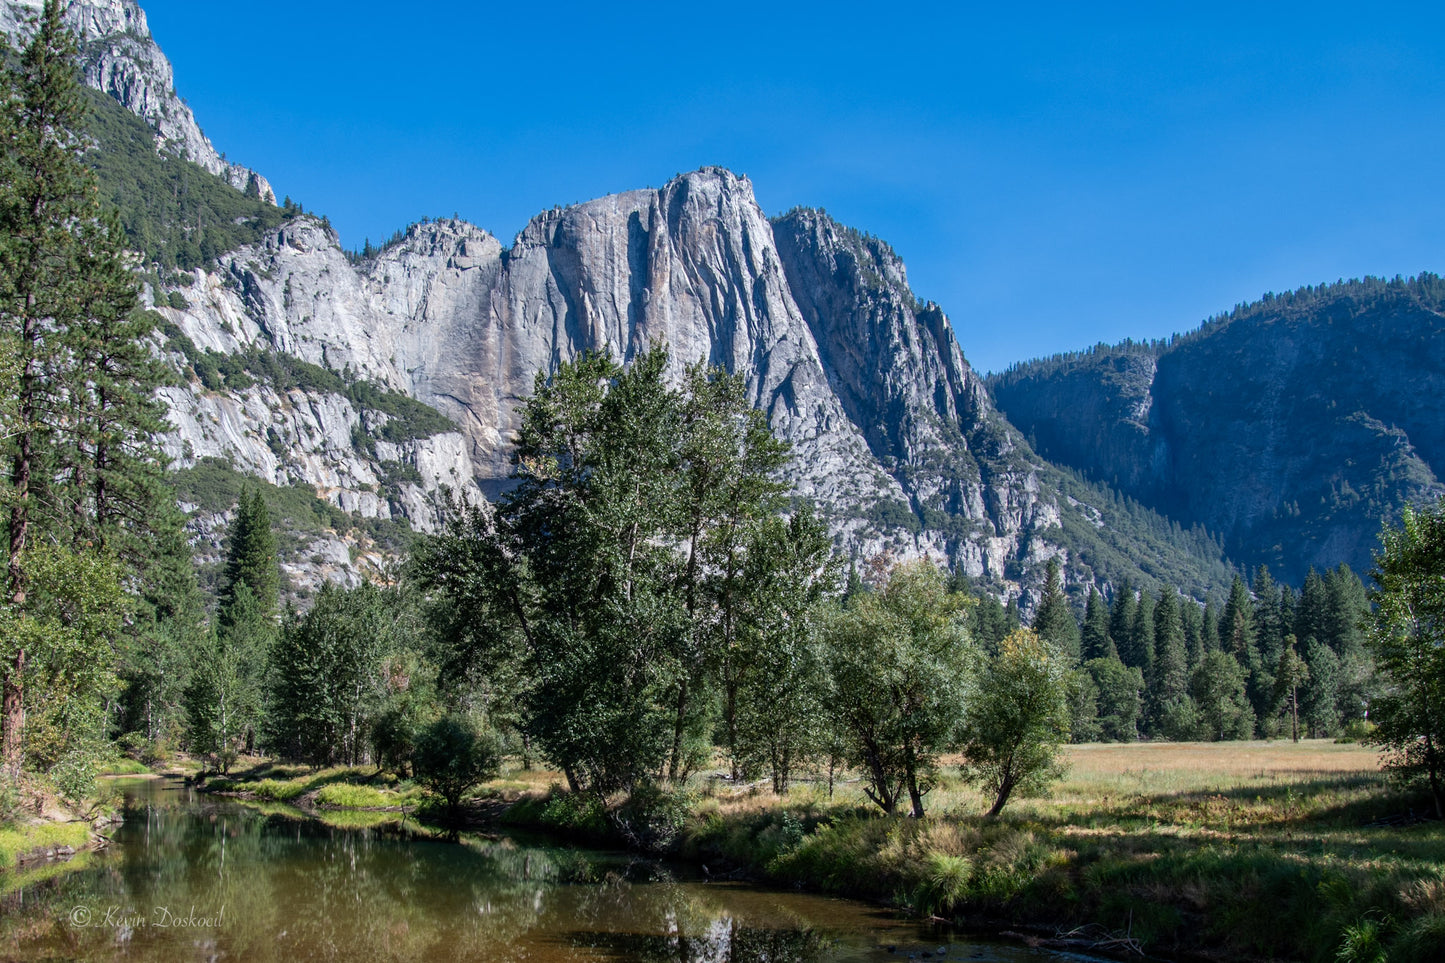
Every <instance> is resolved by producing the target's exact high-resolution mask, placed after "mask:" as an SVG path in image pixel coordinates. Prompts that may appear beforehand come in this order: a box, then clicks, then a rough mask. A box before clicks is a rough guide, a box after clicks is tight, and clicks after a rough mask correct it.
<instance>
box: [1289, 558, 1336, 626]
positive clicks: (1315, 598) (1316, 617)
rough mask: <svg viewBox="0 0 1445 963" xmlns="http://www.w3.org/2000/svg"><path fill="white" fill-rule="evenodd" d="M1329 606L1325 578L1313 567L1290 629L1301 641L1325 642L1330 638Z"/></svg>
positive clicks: (1307, 577) (1301, 591) (1307, 576)
mask: <svg viewBox="0 0 1445 963" xmlns="http://www.w3.org/2000/svg"><path fill="white" fill-rule="evenodd" d="M1329 608H1330V597H1329V590H1328V589H1327V588H1326V587H1325V580H1324V578H1323V577H1322V576H1321V575H1320V573H1319V572H1316V571H1315V570H1314V568H1313V567H1311V568H1310V570H1309V574H1308V575H1306V576H1305V584H1304V588H1303V589H1301V590H1300V598H1299V607H1298V609H1297V611H1296V613H1295V619H1294V625H1292V626H1291V627H1290V629H1289V631H1290V632H1291V633H1292V634H1293V635H1294V637H1295V638H1296V639H1300V640H1301V641H1307V640H1309V639H1314V640H1315V641H1317V642H1324V641H1325V640H1326V639H1327V638H1328V628H1327V626H1328V620H1329Z"/></svg>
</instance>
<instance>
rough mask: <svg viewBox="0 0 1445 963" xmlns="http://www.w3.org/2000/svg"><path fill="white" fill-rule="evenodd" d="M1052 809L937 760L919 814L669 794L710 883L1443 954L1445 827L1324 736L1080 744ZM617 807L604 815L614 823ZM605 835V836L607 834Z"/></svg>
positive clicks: (1263, 951) (511, 816) (1347, 952)
mask: <svg viewBox="0 0 1445 963" xmlns="http://www.w3.org/2000/svg"><path fill="white" fill-rule="evenodd" d="M1064 755H1065V759H1066V761H1067V762H1068V764H1069V773H1068V775H1066V776H1065V778H1064V779H1062V780H1060V781H1059V782H1058V783H1056V784H1055V786H1054V789H1053V793H1052V794H1051V796H1050V797H1049V798H1046V799H1020V800H1016V801H1014V802H1011V803H1010V805H1009V807H1008V808H1007V809H1006V810H1004V812H1003V814H1002V816H1001V817H1000V818H998V819H995V820H987V819H985V818H984V817H983V813H984V812H985V811H986V809H987V803H988V800H985V799H983V798H982V797H981V796H980V795H979V794H978V793H977V792H975V791H974V790H973V789H972V788H970V787H968V786H966V785H964V784H963V783H962V782H961V781H960V780H959V779H958V778H957V776H956V773H957V770H956V768H952V767H951V766H945V767H944V768H943V769H942V770H941V772H940V779H939V781H938V784H937V786H936V788H935V789H934V790H933V792H931V793H930V794H929V796H928V797H927V801H928V806H929V815H928V816H927V817H926V818H924V819H921V820H917V819H907V818H901V817H899V818H889V817H885V816H882V815H881V814H879V813H878V811H877V809H876V808H874V807H872V806H870V805H869V804H868V803H867V802H866V800H865V798H864V797H863V794H862V792H861V791H860V790H859V788H858V784H857V783H856V782H853V781H845V782H844V783H842V784H841V785H840V786H838V787H837V789H836V791H835V792H834V794H833V796H832V797H831V798H829V795H828V793H827V791H826V788H825V787H824V786H823V785H822V784H820V783H811V784H803V785H800V786H799V787H797V788H795V789H794V791H793V792H791V793H790V794H789V795H788V796H787V797H786V798H783V799H778V798H776V797H773V796H772V795H771V794H769V793H767V792H765V791H762V790H761V788H759V789H757V790H756V791H744V792H733V791H729V790H721V789H716V788H713V789H709V788H707V783H705V782H695V783H694V784H693V785H692V786H690V787H688V789H687V790H683V791H682V793H681V795H683V796H684V798H686V799H687V801H688V809H687V816H686V817H685V819H683V820H682V821H681V823H680V825H677V826H676V827H675V833H674V834H673V835H672V844H671V847H670V848H671V850H672V851H673V852H675V853H677V854H680V855H684V856H687V857H689V858H691V859H694V860H697V861H700V862H702V863H704V864H706V865H708V866H709V867H710V869H711V871H712V872H713V873H714V874H716V873H718V872H720V871H726V869H727V868H735V869H739V870H741V871H743V872H744V873H746V874H747V875H750V876H753V877H757V878H762V879H766V880H770V881H772V882H775V883H778V884H783V885H788V886H799V887H802V888H806V889H811V890H816V891H821V892H828V893H834V894H837V895H846V896H853V897H861V898H867V899H874V900H879V901H883V902H887V903H890V904H893V905H896V906H899V907H903V908H905V909H908V910H910V911H912V912H915V913H918V914H921V915H928V916H936V917H940V918H944V919H948V920H951V921H953V922H955V923H957V924H959V925H960V926H962V927H964V928H965V929H966V928H969V927H970V926H972V927H976V928H980V929H1001V928H1006V927H1020V926H1025V927H1032V928H1033V929H1034V930H1035V932H1039V933H1041V934H1042V935H1044V936H1051V935H1056V934H1063V933H1068V932H1070V931H1079V932H1087V933H1089V934H1091V938H1093V939H1102V938H1110V939H1124V940H1128V941H1132V942H1133V943H1134V944H1135V945H1137V946H1139V947H1140V948H1141V949H1142V950H1143V951H1144V952H1146V953H1149V954H1151V955H1162V956H1175V957H1199V956H1208V957H1213V958H1215V959H1228V960H1258V959H1278V960H1301V961H1304V960H1323V959H1328V960H1335V959H1341V960H1351V959H1373V958H1374V957H1373V956H1371V955H1370V953H1369V950H1370V948H1371V946H1378V947H1382V948H1383V949H1384V950H1385V951H1386V952H1387V953H1388V954H1389V955H1388V957H1384V958H1387V959H1388V960H1390V961H1392V963H1398V961H1439V960H1441V959H1445V825H1442V824H1440V823H1438V822H1437V823H1429V822H1426V823H1420V824H1417V825H1413V826H1405V827H1389V826H1373V827H1372V826H1371V825H1370V824H1371V823H1373V822H1375V821H1377V820H1380V819H1382V818H1386V817H1391V816H1396V815H1399V814H1401V813H1407V812H1408V811H1409V810H1410V809H1411V807H1414V808H1415V809H1416V810H1417V811H1418V810H1421V809H1423V807H1424V802H1425V801H1424V799H1423V797H1416V796H1412V795H1410V794H1407V793H1400V792H1397V791H1395V790H1393V789H1392V788H1391V787H1390V786H1389V785H1388V784H1387V783H1386V782H1385V780H1384V778H1383V777H1382V776H1381V774H1380V773H1379V770H1378V756H1377V754H1376V753H1375V752H1374V751H1372V750H1370V749H1368V748H1363V747H1360V746H1356V745H1340V744H1335V743H1332V742H1325V741H1312V742H1308V741H1307V742H1302V743H1299V744H1292V743H1282V742H1268V743H1266V742H1257V743H1201V744H1193V743H1174V744H1168V743H1142V744H1129V745H1109V746H1073V747H1068V748H1066V749H1065V750H1064ZM620 815H621V813H620V807H618V808H617V809H615V810H614V817H617V816H620ZM504 818H506V819H507V821H509V822H512V823H514V824H521V825H533V826H538V827H542V828H550V829H555V830H558V831H562V832H565V833H567V834H568V835H571V836H573V837H574V838H575V837H577V836H578V835H579V834H580V835H587V834H595V833H606V832H607V829H608V826H609V824H615V822H616V821H617V818H613V819H612V820H609V818H608V814H607V813H605V812H602V811H599V807H598V805H597V804H596V803H589V802H584V801H583V800H579V799H573V798H571V797H569V796H568V795H567V794H565V793H561V792H559V791H556V790H554V791H553V792H552V793H551V794H549V795H547V796H540V797H539V796H537V795H536V794H535V793H533V794H529V795H528V796H527V797H526V798H524V799H523V800H522V801H520V802H519V803H518V804H517V805H515V806H514V807H513V809H512V810H511V812H510V813H508V814H507V816H506V817H504ZM608 841H610V842H615V841H616V840H615V839H612V840H608Z"/></svg>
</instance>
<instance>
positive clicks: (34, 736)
mask: <svg viewBox="0 0 1445 963" xmlns="http://www.w3.org/2000/svg"><path fill="white" fill-rule="evenodd" d="M25 568H26V573H27V576H28V583H27V584H28V593H27V598H26V604H25V607H24V609H23V610H17V608H16V607H15V606H14V605H10V604H6V605H0V656H6V657H13V654H14V653H15V652H16V651H20V650H23V651H25V652H27V653H28V655H29V658H28V659H27V660H26V663H25V679H24V689H25V693H26V697H25V718H24V725H25V727H26V729H25V731H26V739H25V757H26V761H27V763H28V764H29V765H30V767H31V768H33V769H35V770H37V771H40V772H49V771H52V770H54V769H55V767H57V766H61V767H62V768H63V769H64V770H65V771H67V772H68V773H69V774H70V776H71V778H70V780H69V781H68V785H65V786H62V787H61V788H62V790H63V791H64V792H65V794H66V795H68V796H70V797H71V798H77V797H78V796H80V795H84V792H85V791H86V790H88V788H89V782H90V777H91V776H92V775H93V773H94V765H95V762H96V761H97V760H98V759H99V758H100V757H101V755H102V746H103V744H104V737H105V724H106V718H105V714H104V711H103V707H104V704H105V701H106V700H108V699H111V698H113V697H114V696H115V692H116V678H115V672H114V666H115V647H116V645H117V644H118V642H119V640H120V638H121V631H122V624H123V620H124V619H125V618H126V616H127V615H128V614H129V612H130V604H129V603H130V600H129V599H128V598H127V597H126V595H125V593H124V591H123V589H122V586H121V578H122V570H121V568H120V566H118V565H117V564H116V562H115V561H114V560H113V559H111V558H108V557H106V556H104V555H100V554H98V553H95V552H81V553H77V552H72V551H70V550H69V549H67V548H62V547H55V546H48V545H40V546H35V547H32V548H31V549H29V550H28V553H27V558H26V559H25Z"/></svg>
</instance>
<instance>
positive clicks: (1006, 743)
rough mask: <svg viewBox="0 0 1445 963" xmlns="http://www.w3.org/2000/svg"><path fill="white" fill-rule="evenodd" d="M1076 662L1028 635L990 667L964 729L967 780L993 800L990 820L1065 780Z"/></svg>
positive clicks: (1011, 642) (1011, 641)
mask: <svg viewBox="0 0 1445 963" xmlns="http://www.w3.org/2000/svg"><path fill="white" fill-rule="evenodd" d="M1068 662H1069V658H1068V656H1067V655H1066V654H1065V653H1063V652H1060V651H1059V650H1058V649H1057V648H1056V647H1054V646H1053V645H1050V644H1049V643H1048V642H1046V641H1044V640H1043V639H1041V638H1040V637H1039V636H1038V635H1037V634H1036V633H1034V632H1031V631H1024V630H1020V631H1018V632H1015V633H1014V634H1013V635H1011V636H1009V637H1008V638H1007V639H1005V640H1004V643H1003V646H1002V647H1001V648H1000V649H999V652H998V655H996V656H994V657H993V658H991V659H989V660H988V664H987V666H986V667H985V668H984V670H983V673H982V675H981V677H980V679H979V684H978V690H977V693H976V695H975V696H974V698H973V699H972V700H971V701H970V703H969V707H968V712H967V714H966V716H965V718H964V724H963V728H962V744H963V759H964V761H963V765H962V771H963V774H964V777H965V778H967V779H969V780H970V781H973V782H976V783H978V784H979V785H981V786H982V787H983V788H984V789H985V790H986V791H987V792H989V793H992V794H993V797H994V800H993V805H992V806H991V807H990V808H989V811H988V813H987V818H989V819H992V818H994V817H995V816H997V815H998V814H999V813H1000V812H1002V811H1003V808H1004V806H1005V805H1007V804H1008V801H1009V799H1010V798H1012V796H1013V795H1014V794H1015V793H1020V794H1022V793H1034V792H1041V791H1043V790H1044V789H1046V788H1047V787H1048V784H1049V783H1050V782H1052V781H1053V780H1054V779H1057V778H1058V777H1059V776H1060V775H1062V773H1063V767H1062V766H1061V765H1060V763H1059V759H1058V754H1059V747H1060V745H1061V744H1062V743H1063V742H1064V740H1065V739H1066V738H1067V736H1068V732H1069V689H1070V682H1071V680H1070V672H1069V668H1068Z"/></svg>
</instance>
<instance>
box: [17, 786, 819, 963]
mask: <svg viewBox="0 0 1445 963" xmlns="http://www.w3.org/2000/svg"><path fill="white" fill-rule="evenodd" d="M175 795H176V796H177V797H179V794H175ZM120 834H121V835H120V838H119V839H118V843H119V845H118V847H117V851H115V852H113V853H111V854H110V855H108V856H101V857H99V858H98V859H97V865H96V866H95V867H94V868H92V869H89V870H85V871H81V872H77V873H75V874H73V875H71V876H69V877H65V878H63V879H59V880H56V881H53V882H52V883H51V884H48V885H47V886H46V887H44V888H43V889H42V890H41V891H40V893H39V894H38V895H39V899H40V904H39V908H38V909H37V905H38V904H37V902H36V900H37V893H36V892H34V891H27V893H26V894H25V897H24V898H25V902H23V904H22V905H20V906H13V907H12V906H11V905H9V904H7V906H6V909H7V912H6V913H4V914H0V916H5V917H7V918H6V919H5V920H4V922H3V923H0V958H7V959H8V958H11V957H15V958H17V959H20V960H25V959H40V958H79V959H118V958H122V957H124V958H129V959H147V960H157V961H172V960H182V959H186V960H189V959H194V958H196V957H197V956H198V955H199V956H201V957H205V956H214V955H219V956H224V957H227V958H230V959H244V960H256V961H282V963H299V961H301V960H322V961H326V960H337V961H339V960H348V961H349V960H361V959H365V960H378V961H398V963H406V961H413V960H416V961H420V960H446V959H458V960H461V959H486V960H489V961H502V963H506V961H521V960H524V959H532V960H536V959H539V958H546V957H547V956H548V953H549V952H550V953H553V954H555V958H557V959H567V958H571V957H572V956H573V955H574V954H578V953H585V952H586V951H585V950H582V947H588V946H592V947H597V948H599V949H601V950H603V951H605V952H606V953H607V954H608V955H611V956H615V957H618V958H634V957H639V958H643V959H649V960H653V959H656V960H670V961H672V960H675V961H683V960H687V961H719V963H721V961H729V963H742V961H758V963H794V961H796V963H804V961H812V960H817V959H822V958H824V957H825V956H826V953H825V952H824V949H825V948H826V946H827V945H828V944H827V943H826V941H824V940H823V939H821V938H820V937H818V936H816V935H815V932H814V930H813V929H812V928H811V924H809V922H808V921H806V920H801V919H799V920H796V921H794V920H793V919H791V918H790V917H789V916H788V914H786V913H782V912H778V911H771V912H768V911H762V910H759V909H757V908H756V907H755V908H754V911H748V910H747V909H744V910H742V911H739V910H738V909H737V908H736V904H737V899H736V896H737V894H730V893H728V892H727V891H726V890H724V889H723V888H716V889H714V888H710V887H702V886H697V885H686V884H680V883H678V882H677V881H676V880H675V879H673V878H672V877H671V876H670V875H669V874H667V872H666V871H665V870H661V869H659V867H657V866H656V865H655V864H652V863H647V862H641V861H627V860H625V859H616V858H611V857H605V856H597V855H595V854H588V853H583V852H578V851H576V850H570V849H560V848H555V849H554V848H549V847H536V846H527V845H518V844H517V843H515V842H513V841H512V840H510V839H502V840H489V839H485V838H476V837H468V838H465V839H464V840H463V842H462V843H461V844H455V843H445V842H439V841H435V840H429V839H424V838H418V837H417V836H415V835H414V834H412V833H409V832H407V831H405V830H403V829H401V828H400V827H399V826H397V825H395V824H392V825H388V826H385V827H378V828H372V829H363V830H352V829H339V828H336V827H331V826H327V825H325V824H323V823H319V822H316V821H314V820H309V819H298V818H295V817H294V816H291V815H286V814H284V811H282V810H276V811H274V812H269V813H263V812H257V811H256V810H254V809H252V808H249V807H245V806H241V805H238V804H235V803H231V802H219V801H216V800H212V799H205V798H204V797H202V798H201V799H198V800H195V801H190V802H188V801H186V800H184V799H183V798H177V799H176V802H175V803H174V804H172V803H171V801H170V800H169V799H163V800H162V801H160V802H159V803H158V804H156V805H152V806H145V807H137V808H135V809H133V810H132V811H131V812H130V813H129V815H128V821H127V824H126V825H125V826H124V827H122V829H121V830H120ZM80 905H84V906H87V907H89V908H90V909H91V910H92V912H94V913H95V914H96V915H97V917H99V916H100V915H102V914H103V913H104V912H105V910H106V908H107V907H110V906H116V907H119V908H120V911H121V912H122V913H124V914H127V915H132V914H137V913H138V914H140V915H142V916H144V917H146V918H148V919H150V918H153V913H154V911H155V908H156V907H168V908H169V909H170V910H171V911H172V912H175V913H179V914H182V915H185V914H188V913H190V912H191V911H192V908H194V911H195V913H196V915H197V916H208V915H213V914H215V913H218V912H220V911H221V907H223V906H224V908H225V910H224V926H223V928H221V929H220V930H217V929H199V930H177V929H171V930H161V929H157V928H154V927H148V928H138V929H135V930H134V931H132V932H130V933H128V934H125V933H121V932H118V931H117V930H116V929H114V928H107V927H92V928H89V929H78V928H75V927H73V926H70V925H69V920H68V916H69V914H70V912H71V910H72V909H73V908H74V907H76V906H80ZM741 905H743V906H746V900H744V903H743V904H741ZM730 907H732V908H730ZM11 909H17V910H18V912H16V913H13V914H12V913H11V912H9V910H11ZM795 924H796V925H795ZM118 937H120V938H119V939H118Z"/></svg>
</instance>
